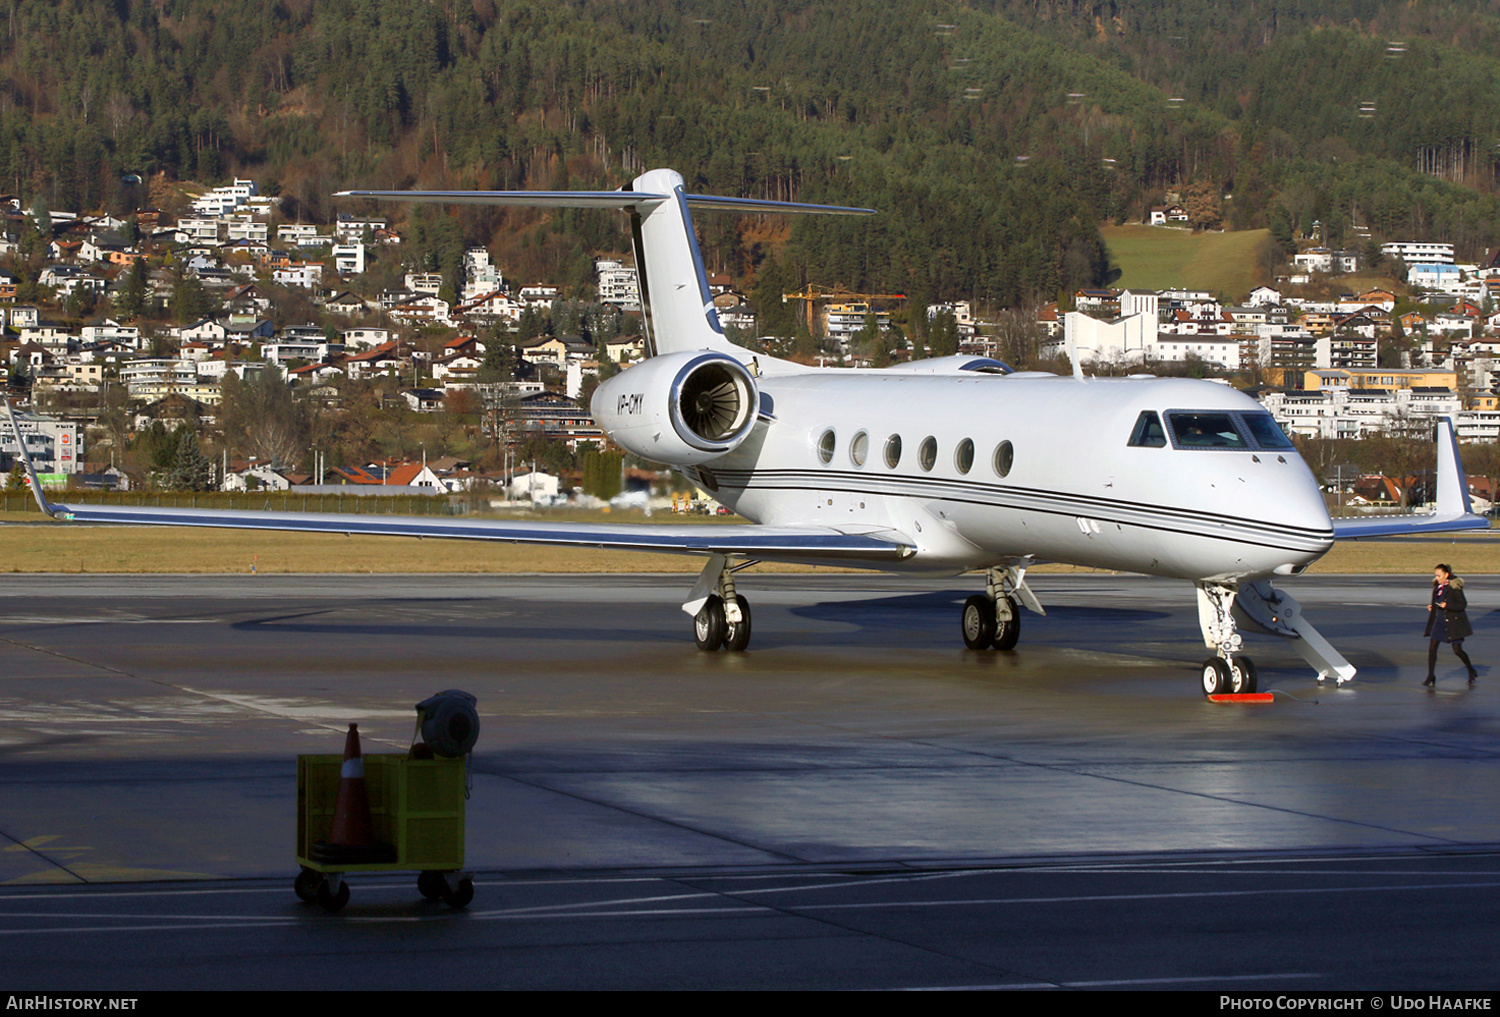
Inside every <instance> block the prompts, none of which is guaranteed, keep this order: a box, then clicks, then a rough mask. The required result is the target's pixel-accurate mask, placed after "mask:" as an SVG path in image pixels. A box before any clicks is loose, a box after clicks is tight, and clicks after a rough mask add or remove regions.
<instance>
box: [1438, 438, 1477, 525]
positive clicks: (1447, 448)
mask: <svg viewBox="0 0 1500 1017" xmlns="http://www.w3.org/2000/svg"><path fill="white" fill-rule="evenodd" d="M1445 430H1446V432H1447V441H1444V440H1443V438H1444V431H1445ZM1473 511H1474V505H1473V503H1472V502H1471V501H1470V500H1469V478H1468V476H1467V475H1466V474H1465V473H1464V461H1463V459H1462V458H1461V457H1460V456H1459V454H1458V433H1457V428H1455V427H1454V426H1453V418H1452V417H1439V418H1438V423H1437V514H1438V515H1439V516H1463V515H1468V514H1470V513H1472V512H1473Z"/></svg>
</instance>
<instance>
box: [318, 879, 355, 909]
mask: <svg viewBox="0 0 1500 1017" xmlns="http://www.w3.org/2000/svg"><path fill="white" fill-rule="evenodd" d="M348 903H349V884H348V883H345V882H344V881H343V880H340V881H339V891H338V893H334V892H333V891H331V890H329V889H328V880H326V879H324V880H321V881H320V882H319V883H318V907H320V908H322V909H323V910H324V911H327V912H328V913H329V914H330V915H336V914H338V913H339V912H340V911H342V910H344V905H345V904H348Z"/></svg>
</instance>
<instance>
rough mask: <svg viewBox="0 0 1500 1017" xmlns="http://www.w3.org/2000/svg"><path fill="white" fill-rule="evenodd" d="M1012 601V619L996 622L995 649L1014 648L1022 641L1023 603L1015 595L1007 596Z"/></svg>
mask: <svg viewBox="0 0 1500 1017" xmlns="http://www.w3.org/2000/svg"><path fill="white" fill-rule="evenodd" d="M1005 599H1006V600H1008V601H1010V620H1009V621H1006V622H1001V621H999V620H998V619H997V620H996V622H995V649H997V650H1014V649H1015V648H1016V643H1018V642H1020V641H1021V605H1020V604H1017V603H1016V600H1015V598H1014V597H1006V598H1005Z"/></svg>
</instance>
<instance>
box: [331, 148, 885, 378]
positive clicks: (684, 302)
mask: <svg viewBox="0 0 1500 1017" xmlns="http://www.w3.org/2000/svg"><path fill="white" fill-rule="evenodd" d="M336 197H340V198H372V199H374V200H377V201H424V202H436V203H438V204H447V205H520V206H530V207H540V208H593V209H606V210H607V209H617V210H619V211H623V212H626V213H628V214H629V216H630V233H631V241H632V243H633V245H634V247H635V265H636V271H637V273H638V274H639V280H640V288H641V300H642V308H641V309H642V311H643V313H644V326H645V333H646V344H647V348H648V349H649V351H650V352H651V353H652V354H653V355H655V354H658V353H679V352H682V351H684V350H718V351H721V352H723V353H727V354H729V355H731V356H742V355H748V354H745V351H744V350H743V349H741V348H740V347H737V346H735V345H734V344H733V343H731V342H730V341H729V340H728V339H726V338H725V337H724V328H723V326H722V325H721V324H720V323H719V314H718V310H717V309H716V308H715V306H714V302H713V294H712V293H711V292H710V290H709V287H708V273H707V271H706V270H705V269H704V267H703V254H702V252H701V251H700V250H699V248H698V236H697V234H696V233H695V232H694V231H693V219H692V214H691V213H692V211H693V210H694V209H700V210H707V211H715V212H739V213H767V212H774V213H784V212H790V213H813V214H823V215H873V214H874V213H875V210H874V209H872V208H846V207H844V206H842V205H813V204H806V203H803V202H797V201H767V200H763V199H760V198H727V197H721V196H718V195H712V194H688V193H687V190H686V187H685V185H684V183H683V179H682V177H681V175H680V174H678V173H676V172H674V171H672V170H668V169H654V170H650V171H648V172H646V173H642V174H641V175H640V176H638V177H636V178H635V179H634V180H632V181H631V183H630V187H629V188H625V189H622V190H618V191H343V192H341V193H339V194H338V195H336ZM695 284H696V285H695Z"/></svg>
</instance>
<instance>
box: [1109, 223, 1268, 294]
mask: <svg viewBox="0 0 1500 1017" xmlns="http://www.w3.org/2000/svg"><path fill="white" fill-rule="evenodd" d="M1100 232H1101V233H1102V234H1103V235H1104V243H1105V245H1106V246H1107V247H1108V248H1109V260H1110V263H1111V264H1112V265H1114V266H1116V267H1118V268H1119V269H1121V274H1120V278H1119V279H1117V280H1116V281H1115V282H1114V283H1113V284H1112V285H1113V286H1115V287H1116V288H1119V289H1131V288H1138V289H1151V290H1164V289H1192V290H1207V291H1208V292H1210V293H1212V294H1214V295H1215V296H1218V295H1220V294H1222V295H1225V296H1227V297H1229V298H1230V299H1231V300H1236V301H1239V300H1243V299H1244V298H1245V297H1246V296H1248V295H1249V293H1250V291H1251V290H1252V289H1254V288H1255V287H1256V286H1258V285H1259V284H1260V282H1261V280H1260V279H1258V278H1257V276H1256V273H1257V270H1258V268H1259V266H1260V255H1261V250H1262V249H1263V247H1264V246H1265V244H1267V243H1269V242H1270V237H1271V234H1270V231H1269V230H1242V231H1239V232H1236V233H1190V232H1188V231H1187V230H1179V229H1167V228H1164V227H1160V226H1106V227H1104V228H1103V229H1102V230H1100Z"/></svg>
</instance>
